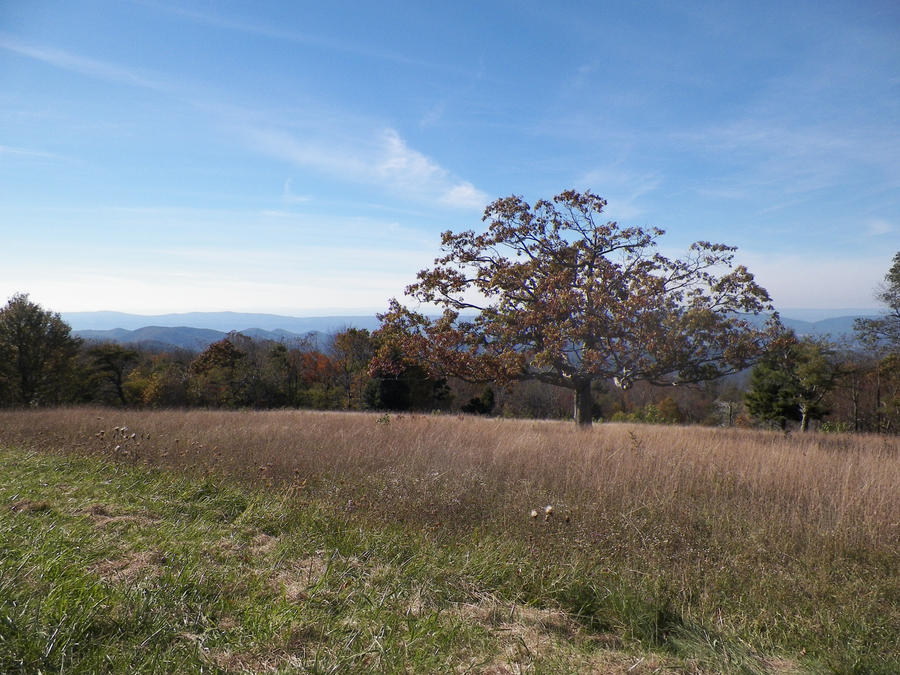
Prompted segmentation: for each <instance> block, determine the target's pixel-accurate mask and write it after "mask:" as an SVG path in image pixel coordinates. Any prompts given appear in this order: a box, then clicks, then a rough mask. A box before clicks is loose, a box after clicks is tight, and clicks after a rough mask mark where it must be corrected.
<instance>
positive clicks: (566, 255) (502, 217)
mask: <svg viewBox="0 0 900 675" xmlns="http://www.w3.org/2000/svg"><path fill="white" fill-rule="evenodd" d="M605 206H606V201H605V200H603V199H602V198H600V197H599V196H597V195H595V194H592V193H590V192H584V193H580V192H576V191H574V190H569V191H567V192H563V193H562V194H560V195H557V196H556V197H554V198H553V199H552V200H551V201H546V200H541V201H538V202H537V203H536V204H535V205H534V206H533V207H532V206H530V205H529V204H528V203H526V202H525V201H524V200H523V199H522V198H521V197H516V196H512V197H507V198H503V199H498V200H496V201H495V202H493V203H492V204H490V205H489V206H488V207H487V209H486V210H485V213H484V218H483V221H484V222H486V223H488V227H487V230H486V231H485V232H483V233H481V234H476V233H475V232H474V231H472V230H467V231H464V232H460V233H453V232H451V231H447V232H445V233H444V234H443V236H442V240H441V246H442V250H443V252H444V255H442V256H441V257H439V258H437V259H436V260H435V261H434V266H433V267H432V268H430V269H425V270H422V271H421V272H419V274H418V281H417V282H416V283H414V284H412V285H411V286H409V287H408V288H407V289H406V293H407V295H408V296H409V297H411V298H412V299H413V300H415V301H416V302H418V303H422V304H426V305H431V306H437V307H438V308H439V310H440V311H441V314H440V316H438V317H437V318H432V317H429V316H427V315H426V314H424V313H421V312H417V311H413V310H410V309H408V308H407V307H405V306H404V305H402V304H401V303H400V302H399V301H397V300H396V299H394V300H392V301H391V303H390V308H389V310H388V312H386V313H385V314H383V315H381V317H380V318H381V319H382V321H383V323H384V327H383V328H382V330H381V332H380V336H381V338H382V340H383V347H382V349H381V350H380V352H379V358H380V361H377V364H378V367H379V368H381V369H382V370H385V369H389V368H390V367H391V365H392V364H393V365H394V367H398V368H399V367H401V365H402V364H401V363H400V362H399V361H398V360H397V358H396V355H397V354H398V353H400V354H403V355H404V357H405V358H406V359H407V360H409V361H411V362H414V363H417V364H421V365H423V366H424V367H426V368H428V369H430V370H431V371H432V372H435V373H449V374H452V375H456V376H459V377H461V378H464V379H466V380H470V381H482V382H488V381H493V382H498V383H500V384H503V383H507V382H510V381H513V380H527V379H533V380H538V381H541V382H544V383H548V384H551V385H555V386H558V387H565V388H567V389H572V390H574V392H575V419H576V421H577V422H579V423H581V424H590V423H591V407H592V401H591V386H592V383H594V382H595V381H603V380H608V381H613V382H615V383H616V384H617V385H619V386H620V387H623V388H627V387H629V386H630V385H631V384H632V383H633V382H635V381H639V380H643V381H647V382H651V383H653V384H669V385H671V384H677V383H696V382H701V381H706V380H711V379H715V378H718V377H721V376H723V375H726V374H730V373H734V372H737V371H739V370H742V369H744V368H746V367H747V366H749V365H751V364H752V363H753V362H754V361H755V360H756V359H757V358H758V357H759V356H760V355H761V354H762V353H763V351H764V350H765V347H766V345H767V343H768V342H769V341H770V339H772V337H774V336H775V335H776V334H777V332H778V325H777V317H776V319H775V320H774V322H772V323H770V324H768V325H767V326H766V328H764V329H759V328H757V327H755V326H754V324H753V323H751V322H750V321H748V320H747V318H746V315H747V314H758V313H760V312H762V311H764V310H771V306H770V304H769V296H768V294H767V293H766V291H765V289H763V288H762V287H760V286H759V285H757V284H756V283H755V281H754V279H753V275H752V274H750V272H749V271H747V269H746V268H745V267H743V266H733V264H732V262H733V251H734V250H735V249H734V247H730V246H725V245H724V244H713V243H710V242H706V241H700V242H696V243H694V244H692V245H691V247H690V249H689V251H688V253H687V255H686V256H685V257H684V258H682V259H673V258H668V257H666V256H663V255H662V254H661V253H659V252H658V251H657V250H656V243H657V240H658V239H659V238H660V237H661V236H662V235H663V234H664V232H663V231H662V230H660V229H656V228H649V229H644V228H640V227H621V226H619V225H618V224H617V223H615V222H603V221H601V219H600V215H601V214H602V212H603V209H604V207H605Z"/></svg>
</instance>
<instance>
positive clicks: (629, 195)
mask: <svg viewBox="0 0 900 675" xmlns="http://www.w3.org/2000/svg"><path fill="white" fill-rule="evenodd" d="M661 183H662V179H661V178H660V176H658V175H656V174H637V173H633V172H630V171H627V170H624V169H622V168H621V167H616V166H607V167H599V168H596V169H592V170H591V171H589V172H588V173H586V174H584V175H583V176H582V177H581V178H580V179H578V181H577V184H578V185H579V186H582V187H583V188H585V189H590V190H592V191H593V192H595V193H597V194H599V195H600V196H601V197H603V198H604V199H606V201H607V202H608V203H609V206H608V207H607V209H606V211H607V212H608V213H609V214H610V215H611V216H614V217H615V218H621V219H623V220H631V219H634V218H637V217H638V216H640V215H643V214H644V213H645V212H646V211H647V210H648V209H647V208H646V207H645V206H644V200H643V198H644V197H645V196H647V195H649V194H650V193H652V192H653V191H654V190H656V189H657V188H658V187H659V186H660V184H661Z"/></svg>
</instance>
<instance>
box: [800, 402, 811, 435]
mask: <svg viewBox="0 0 900 675" xmlns="http://www.w3.org/2000/svg"><path fill="white" fill-rule="evenodd" d="M808 429H809V413H808V412H807V410H806V408H805V407H804V408H803V409H802V410H801V412H800V431H806V430H808Z"/></svg>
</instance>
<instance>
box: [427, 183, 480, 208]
mask: <svg viewBox="0 0 900 675" xmlns="http://www.w3.org/2000/svg"><path fill="white" fill-rule="evenodd" d="M488 200H489V198H488V196H487V194H485V193H484V192H482V191H481V190H479V189H478V188H476V187H475V186H474V185H472V184H471V183H469V182H468V181H465V182H463V183H459V184H457V185H454V186H453V187H452V188H450V189H449V190H447V192H446V193H444V195H443V196H442V197H441V198H440V199H439V200H438V201H440V202H441V203H442V204H446V205H447V206H453V207H455V208H461V209H476V208H479V209H480V208H483V207H484V206H486V205H487V203H488Z"/></svg>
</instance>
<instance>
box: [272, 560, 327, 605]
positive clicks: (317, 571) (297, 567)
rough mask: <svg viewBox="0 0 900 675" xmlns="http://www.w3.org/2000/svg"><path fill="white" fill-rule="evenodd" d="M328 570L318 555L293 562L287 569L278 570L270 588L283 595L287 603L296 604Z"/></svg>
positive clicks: (325, 562)
mask: <svg viewBox="0 0 900 675" xmlns="http://www.w3.org/2000/svg"><path fill="white" fill-rule="evenodd" d="M327 569H328V562H327V561H326V560H325V559H324V558H323V557H321V556H319V555H313V556H308V557H306V558H302V559H300V560H297V561H293V562H291V564H290V567H288V568H287V569H281V570H278V572H277V573H276V574H275V575H274V576H273V577H272V587H273V588H275V589H276V590H279V591H280V592H282V593H284V597H285V598H286V599H287V600H288V601H289V602H297V601H299V600H302V599H303V598H304V597H305V596H306V592H307V591H308V590H309V589H310V588H312V587H313V586H315V585H316V584H318V583H319V581H321V579H322V577H323V576H324V575H325V572H326V570H327Z"/></svg>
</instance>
